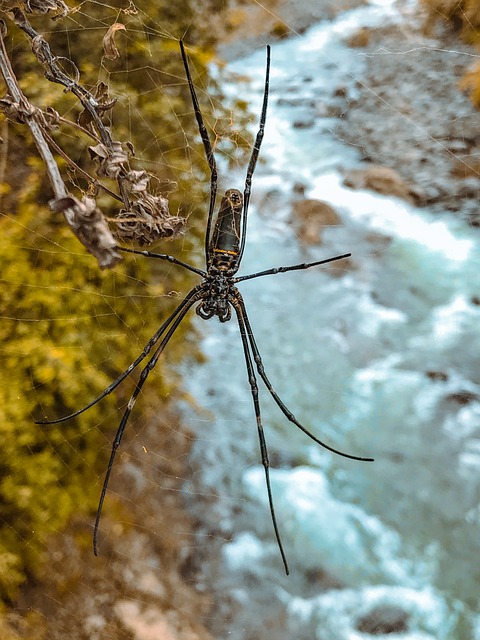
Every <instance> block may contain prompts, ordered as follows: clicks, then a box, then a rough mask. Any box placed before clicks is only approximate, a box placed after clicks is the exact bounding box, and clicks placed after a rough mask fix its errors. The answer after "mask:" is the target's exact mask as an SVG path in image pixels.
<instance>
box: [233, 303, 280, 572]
mask: <svg viewBox="0 0 480 640" xmlns="http://www.w3.org/2000/svg"><path fill="white" fill-rule="evenodd" d="M237 295H238V297H240V294H239V293H238V294H237ZM232 305H233V307H234V309H235V311H236V314H237V320H238V326H239V328H240V335H241V337H242V345H243V352H244V354H245V362H246V365H247V373H248V382H249V383H250V391H251V393H252V398H253V406H254V409H255V417H256V419H257V430H258V439H259V441H260V452H261V455H262V464H263V468H264V469H265V481H266V484H267V493H268V504H269V506H270V515H271V517H272V524H273V529H274V531H275V537H276V539H277V545H278V549H279V551H280V555H281V556H282V561H283V566H284V568H285V573H286V574H287V576H288V575H289V569H288V562H287V558H286V555H285V551H284V549H283V544H282V539H281V537H280V532H279V530H278V525H277V518H276V515H275V508H274V506H273V495H272V488H271V485H270V470H269V469H270V463H269V459H268V451H267V443H266V441H265V434H264V432H263V426H262V417H261V413H260V402H259V399H258V385H257V380H256V378H255V372H254V370H253V362H252V356H251V354H250V347H249V345H248V338H247V330H246V328H245V322H244V317H243V313H242V308H241V306H240V303H239V302H238V301H237V300H236V299H234V300H232Z"/></svg>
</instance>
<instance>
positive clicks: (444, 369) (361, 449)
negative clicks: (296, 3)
mask: <svg viewBox="0 0 480 640" xmlns="http://www.w3.org/2000/svg"><path fill="white" fill-rule="evenodd" d="M396 20H398V13H397V11H396V10H395V9H394V7H393V5H392V4H391V3H389V2H377V3H375V4H370V5H368V6H365V7H362V8H359V9H355V10H352V11H350V12H347V13H344V14H342V15H340V16H338V17H337V18H336V19H335V20H333V21H331V22H328V23H321V24H320V25H317V26H314V27H312V28H311V29H309V30H308V31H307V32H306V33H305V34H303V35H302V36H301V37H299V38H292V39H289V40H286V41H283V42H279V43H275V44H273V46H272V69H271V86H270V103H269V110H268V117H267V125H266V132H265V139H264V142H263V146H262V150H261V162H260V163H259V165H258V167H257V170H256V173H255V176H254V183H253V197H252V204H251V209H250V215H249V223H248V225H249V226H248V240H247V248H246V251H245V256H244V260H243V263H242V268H241V271H240V275H242V274H246V273H251V272H255V271H258V270H261V269H267V268H269V267H272V266H278V265H288V264H296V263H299V262H304V261H312V260H319V259H323V258H327V257H330V256H333V255H337V254H342V253H346V252H351V253H352V258H351V260H350V263H349V264H348V265H347V266H346V267H344V268H335V267H334V265H332V266H331V267H330V268H327V267H323V268H322V267H318V268H314V269H310V270H308V271H296V272H292V273H287V274H278V275H275V276H268V277H264V278H259V279H256V280H252V281H247V282H245V283H242V284H241V287H240V288H241V291H242V295H243V296H244V298H245V302H246V306H247V310H248V313H249V316H250V320H251V324H252V327H253V330H254V332H255V337H256V340H257V344H258V346H259V349H260V351H261V354H262V357H263V360H264V365H265V370H266V372H267V375H268V376H269V378H270V380H271V382H272V384H273V385H274V387H275V389H276V391H277V392H278V394H279V395H280V397H281V398H282V399H283V401H284V402H285V403H286V405H287V406H288V407H289V408H290V409H291V410H292V411H293V412H294V413H295V415H296V417H297V418H298V420H299V421H300V422H301V423H302V424H304V425H305V426H307V427H308V428H309V429H311V430H312V431H313V432H314V433H315V434H318V435H319V437H321V438H322V439H323V440H325V441H326V442H328V443H329V444H331V445H332V446H334V447H335V448H338V449H341V450H343V451H346V452H348V453H352V454H356V455H361V456H372V457H373V458H375V462H374V463H365V462H357V461H352V460H346V459H344V458H341V457H339V456H336V455H334V454H331V453H329V452H328V451H326V450H324V449H322V448H320V447H319V446H318V445H316V444H315V443H314V442H312V441H311V440H309V439H308V438H307V437H306V436H305V435H304V434H303V433H301V432H300V431H299V430H298V429H297V428H296V427H295V425H293V424H292V423H290V422H288V421H287V420H286V418H285V417H284V415H283V414H282V413H281V412H280V411H279V409H278V407H277V406H276V405H275V403H274V402H273V401H272V399H271V397H270V395H269V393H268V391H267V389H266V388H265V387H264V386H263V384H262V383H261V381H259V386H260V394H261V407H262V416H263V424H264V428H265V433H266V438H267V444H268V449H269V453H270V458H271V463H272V469H271V480H272V488H273V494H274V501H275V508H276V512H277V518H278V521H279V528H280V532H281V535H282V538H283V541H284V545H285V550H286V554H287V557H288V560H289V564H290V570H291V575H290V576H288V577H287V576H285V574H284V571H283V566H282V563H281V558H280V555H279V553H278V549H277V546H276V543H275V537H274V533H273V528H272V523H271V520H270V514H269V510H268V501H267V492H266V487H265V478H264V472H263V467H262V466H261V464H260V453H259V446H258V438H257V430H256V424H255V415H254V411H253V403H252V398H251V395H250V391H249V384H248V378H247V373H246V369H245V363H244V356H243V352H242V347H241V341H240V336H239V331H238V327H237V326H236V323H235V321H232V322H230V323H226V324H224V325H221V324H220V323H216V322H211V323H199V329H200V330H201V332H202V335H203V336H204V339H203V350H204V353H205V354H206V356H207V362H206V363H204V364H201V365H198V366H196V367H195V369H194V370H193V371H192V369H191V368H190V366H189V367H188V371H187V368H186V370H185V378H186V379H187V380H188V383H187V384H188V391H189V393H190V394H191V396H192V397H194V398H195V401H196V403H197V407H196V408H195V409H192V408H191V407H190V408H189V407H184V413H185V416H186V418H187V419H188V420H189V423H190V424H191V426H192V428H193V429H194V430H195V433H196V438H197V440H196V444H195V447H194V452H193V457H192V480H191V482H189V483H188V484H186V485H185V495H186V497H187V500H188V503H189V505H190V510H191V513H192V514H193V515H194V516H195V517H196V518H197V519H198V522H199V534H198V548H199V553H201V555H202V558H203V559H204V562H202V563H201V566H200V567H199V571H198V588H199V589H202V588H205V589H208V590H210V591H213V592H214V593H215V594H216V604H215V607H214V612H213V614H212V617H211V619H210V620H209V626H210V628H211V629H212V631H213V632H214V633H215V634H216V636H217V637H218V638H231V639H232V640H237V639H238V640H240V639H242V640H246V639H250V638H252V639H253V638H255V640H259V639H263V638H265V639H267V638H268V639H270V638H275V639H276V640H282V639H284V638H285V640H287V639H288V640H291V638H295V639H296V640H299V639H303V638H305V639H307V638H308V639H309V640H311V639H318V640H357V639H358V640H359V639H361V638H365V637H369V635H370V634H373V635H375V634H376V635H379V634H381V633H385V634H390V633H394V632H403V635H402V636H401V637H402V638H404V640H434V639H435V640H442V639H447V638H448V639H449V640H457V639H458V640H463V639H465V640H466V639H467V638H477V639H478V638H480V619H479V617H478V616H477V613H478V606H479V594H480V578H479V576H480V562H479V560H478V559H479V558H480V530H479V524H480V508H479V503H480V445H479V440H478V437H479V435H480V402H479V398H480V355H479V354H480V331H479V329H480V290H479V284H478V274H479V273H480V243H479V238H478V229H477V228H474V227H471V226H469V225H468V224H467V223H466V222H464V221H463V220H462V219H461V218H460V217H459V216H454V215H452V214H451V213H449V212H446V211H445V212H444V213H441V212H440V213H439V212H438V210H436V211H435V212H432V211H429V210H428V209H427V208H416V207H414V206H412V205H410V204H408V203H407V202H405V201H403V200H400V199H397V198H392V197H387V196H381V195H377V194H374V193H373V192H369V191H361V190H357V191H353V190H351V189H348V188H346V187H345V186H343V176H342V169H343V168H344V167H353V166H358V165H359V164H360V157H359V154H358V150H357V149H356V148H355V147H354V146H352V145H346V144H344V143H342V141H341V140H339V139H338V137H336V136H335V135H334V133H333V130H334V128H335V118H334V117H328V115H327V116H324V117H320V116H318V105H321V103H322V100H323V99H324V98H325V99H326V96H327V95H331V92H332V87H337V86H342V87H346V89H347V91H348V93H349V95H351V96H354V95H355V91H356V86H357V85H356V80H357V79H360V78H361V77H362V73H363V67H364V65H365V64H366V62H365V58H363V57H362V56H359V55H358V51H357V50H355V49H351V48H349V47H348V46H346V45H345V40H346V38H348V36H349V35H350V34H353V33H355V32H356V31H357V30H358V28H359V27H360V26H369V27H372V28H375V26H376V25H380V24H381V25H385V24H388V23H389V21H391V22H392V24H394V23H395V21H396ZM265 57H266V55H265V50H264V49H258V50H257V51H256V52H255V53H254V54H252V55H250V56H249V57H248V58H244V59H242V60H238V61H235V62H234V63H231V64H230V65H229V71H230V72H232V73H238V77H237V78H236V81H235V82H232V84H231V85H230V87H228V91H229V92H230V94H231V95H232V96H233V95H234V94H236V95H237V97H238V96H239V94H240V93H241V95H242V97H243V98H244V99H245V100H247V101H248V103H249V105H250V109H251V111H252V113H256V114H259V113H260V108H261V101H262V91H263V82H264V74H265ZM247 74H248V78H247V77H246V76H247ZM316 109H317V112H316V111H315V110H316ZM316 113H317V115H316ZM372 117H376V116H375V115H372ZM256 126H258V125H257V123H252V132H255V131H256ZM243 171H244V169H243ZM243 171H242V172H241V171H238V172H237V171H234V172H233V173H230V179H229V183H228V184H224V185H222V186H223V187H225V188H229V187H235V188H241V185H242V183H243V180H244V178H243V175H244V173H243ZM224 173H225V172H224ZM298 183H301V184H303V185H306V187H307V190H306V196H307V197H308V198H318V199H320V200H323V201H326V202H328V203H329V204H331V205H332V206H333V207H334V208H335V209H336V211H337V212H338V213H339V215H340V217H341V225H338V226H335V227H330V228H328V230H326V231H325V232H324V233H323V241H322V244H321V245H320V246H313V247H308V248H305V247H302V246H301V243H300V242H299V240H298V238H297V237H296V235H295V233H294V231H293V228H292V225H291V224H290V217H291V210H292V202H293V200H294V198H295V196H294V186H295V185H296V184H298ZM382 637H383V636H382Z"/></svg>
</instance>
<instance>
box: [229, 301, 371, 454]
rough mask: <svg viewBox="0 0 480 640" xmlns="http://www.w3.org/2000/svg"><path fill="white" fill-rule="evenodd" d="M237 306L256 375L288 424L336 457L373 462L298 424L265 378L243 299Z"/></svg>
mask: <svg viewBox="0 0 480 640" xmlns="http://www.w3.org/2000/svg"><path fill="white" fill-rule="evenodd" d="M237 305H238V308H237V307H235V309H236V311H237V316H238V317H239V322H240V318H241V322H242V323H243V325H244V327H245V328H246V333H247V335H248V340H249V342H250V346H251V349H252V353H253V358H254V360H255V364H256V365H257V371H258V374H259V376H260V377H261V378H262V380H263V382H264V383H265V386H266V387H267V389H268V390H269V392H270V395H271V396H272V398H273V399H274V400H275V402H276V403H277V405H278V406H279V407H280V410H281V411H282V413H283V414H284V416H285V417H286V418H287V419H288V420H289V421H290V422H292V423H293V424H294V425H296V426H297V427H298V428H299V429H300V430H301V431H303V433H305V434H306V435H307V436H308V437H309V438H311V439H312V440H313V441H314V442H316V443H317V444H319V445H320V446H321V447H323V448H324V449H327V450H328V451H331V452H332V453H336V454H337V455H339V456H342V457H344V458H349V459H350V460H360V461H361V462H373V461H374V459H373V458H364V457H362V456H354V455H351V454H349V453H344V452H343V451H340V450H339V449H334V448H333V447H331V446H330V445H328V444H326V443H325V442H323V441H322V440H319V439H318V438H317V437H316V436H314V435H313V433H311V432H310V431H309V430H308V429H306V428H305V427H304V426H303V425H302V424H300V422H298V420H297V419H296V417H295V416H294V415H293V413H292V412H291V411H290V410H289V409H288V407H287V406H286V405H285V404H284V403H283V402H282V400H281V399H280V398H279V396H278V394H277V392H276V391H275V389H274V388H273V387H272V385H271V383H270V380H269V379H268V378H267V374H266V373H265V369H264V367H263V362H262V358H261V356H260V352H259V350H258V347H257V343H256V342H255V337H254V335H253V331H252V327H251V325H250V322H249V320H248V316H247V310H246V308H245V303H244V302H243V299H242V298H241V297H240V298H239V300H238V302H237Z"/></svg>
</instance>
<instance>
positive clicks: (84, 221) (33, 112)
mask: <svg viewBox="0 0 480 640" xmlns="http://www.w3.org/2000/svg"><path fill="white" fill-rule="evenodd" d="M5 30H6V28H5V24H4V23H3V21H1V25H0V71H1V72H2V74H3V77H4V79H5V84H6V85H7V89H8V92H9V94H10V95H9V96H8V97H7V98H4V100H3V103H4V105H5V107H6V108H7V110H10V112H11V113H12V114H13V115H14V118H15V119H16V120H17V121H18V118H20V121H23V122H25V123H26V124H27V126H28V127H29V129H30V131H31V132H32V135H33V138H34V140H35V144H36V145H37V149H38V152H39V153H40V156H41V157H42V160H43V161H44V163H45V166H46V169H47V174H48V177H49V179H50V183H51V185H52V189H53V192H54V194H55V197H56V199H57V200H64V199H69V198H71V196H70V195H69V194H68V191H67V189H66V187H65V184H64V182H63V179H62V176H61V174H60V171H59V169H58V166H57V163H56V162H55V158H54V157H53V155H52V152H51V151H50V147H49V145H48V142H47V141H46V139H45V136H44V134H43V130H42V125H45V119H44V118H43V112H40V113H41V115H42V117H41V118H40V116H39V110H38V109H35V108H34V107H33V106H32V105H31V104H30V103H29V102H28V100H27V98H26V97H25V95H24V94H23V92H22V90H21V89H20V86H19V84H18V82H17V79H16V77H15V74H14V72H13V69H12V66H11V64H10V60H9V58H8V55H7V52H6V49H5V42H4V34H5ZM39 119H40V120H41V124H40V122H39ZM54 210H59V209H58V208H56V209H55V207H54ZM60 210H62V211H63V213H64V216H65V219H66V221H67V223H68V225H69V226H70V228H71V229H72V231H73V232H74V234H75V235H76V236H77V238H78V239H79V240H80V242H81V243H82V244H83V245H84V246H85V247H86V248H87V249H88V251H90V253H92V254H93V255H94V256H95V257H96V258H97V260H98V263H99V265H100V267H102V268H105V267H112V266H113V265H114V264H116V263H117V262H118V261H119V260H120V254H119V253H118V252H117V251H116V248H115V240H114V238H113V236H112V234H111V232H110V229H109V228H108V224H107V222H106V220H105V219H104V218H103V216H102V215H101V214H100V216H99V215H98V213H99V212H96V213H95V215H92V214H91V213H90V214H87V213H86V211H84V210H81V207H79V206H78V204H76V203H75V202H74V200H73V199H72V207H68V206H67V207H65V208H63V209H60Z"/></svg>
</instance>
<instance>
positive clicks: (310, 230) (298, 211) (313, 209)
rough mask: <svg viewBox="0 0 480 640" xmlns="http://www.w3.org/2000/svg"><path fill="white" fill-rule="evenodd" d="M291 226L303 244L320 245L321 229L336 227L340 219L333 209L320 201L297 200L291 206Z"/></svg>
mask: <svg viewBox="0 0 480 640" xmlns="http://www.w3.org/2000/svg"><path fill="white" fill-rule="evenodd" d="M292 219H293V226H294V227H295V231H296V232H297V235H298V237H299V239H300V242H302V243H303V244H321V242H322V229H323V227H327V226H338V225H340V224H341V222H342V221H341V218H340V216H339V215H338V213H337V212H336V211H335V209H334V208H333V207H332V206H330V205H329V204H327V203H326V202H323V201H322V200H309V199H305V200H299V201H297V202H294V204H293V215H292Z"/></svg>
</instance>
